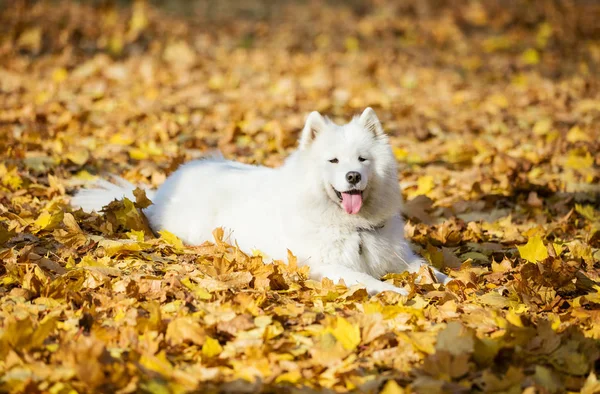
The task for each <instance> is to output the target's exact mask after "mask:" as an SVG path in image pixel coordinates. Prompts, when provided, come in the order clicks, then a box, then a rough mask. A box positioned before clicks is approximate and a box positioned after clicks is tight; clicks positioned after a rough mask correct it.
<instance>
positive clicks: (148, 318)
mask: <svg viewBox="0 0 600 394" xmlns="http://www.w3.org/2000/svg"><path fill="white" fill-rule="evenodd" d="M178 4H179V3H178V2H173V3H170V4H169V5H168V6H167V5H160V4H158V5H157V4H146V3H143V2H136V3H133V4H130V3H127V2H118V3H117V4H116V5H115V4H112V5H111V4H110V3H107V2H102V3H101V2H95V3H92V2H69V1H58V2H57V1H22V0H19V1H12V2H7V3H6V4H4V6H3V7H4V8H3V9H1V12H0V392H27V393H35V392H49V393H53V394H63V393H65V394H66V393H75V392H111V393H113V392H114V393H129V392H150V393H179V392H190V391H196V392H208V391H226V392H258V391H264V392H270V391H277V392H283V391H288V392H311V391H318V390H323V391H329V390H331V391H338V392H344V391H353V390H360V391H362V392H377V391H379V390H382V391H383V392H385V393H387V394H392V393H410V392H421V393H442V392H449V393H460V392H465V393H466V392H498V393H499V392H505V393H521V392H526V393H562V392H568V391H571V392H582V393H587V394H591V393H598V392H600V381H599V380H598V378H597V376H596V375H595V374H594V371H596V372H597V371H598V370H599V369H600V345H599V339H600V282H599V281H600V210H599V203H600V197H599V196H600V187H599V186H598V185H599V183H600V155H599V154H598V152H599V148H600V79H599V72H600V39H599V38H600V26H599V25H598V23H597V21H598V20H600V8H599V6H598V5H596V3H594V2H588V1H571V2H567V1H562V2H559V1H550V0H544V1H536V2H530V1H524V0H518V1H512V2H501V1H481V2H477V1H442V0H439V1H418V0H414V1H408V0H405V1H386V0H377V1H375V0H373V1H372V2H364V3H361V2H358V1H352V2H348V3H347V4H344V3H343V2H335V1H331V2H327V3H325V2H323V3H320V2H307V1H291V2H275V1H266V0H265V1H262V2H258V1H251V2H243V3H242V2H218V1H205V2H187V3H186V4H183V5H182V4H179V6H178ZM228 7H229V8H228ZM236 7H237V8H236ZM233 8H235V9H233ZM366 106H371V107H373V108H374V109H375V110H376V112H377V114H378V115H379V117H380V119H381V121H382V124H383V126H384V129H385V130H386V131H387V132H388V133H389V135H390V140H391V143H392V145H393V148H394V153H395V155H396V157H397V160H398V163H399V166H400V171H399V174H398V175H399V182H400V184H401V186H402V188H403V194H404V197H405V200H406V203H405V212H404V214H405V216H406V218H407V224H406V228H405V229H406V235H407V237H408V238H409V239H410V240H411V241H412V242H413V243H414V245H415V246H416V248H417V249H418V252H419V253H420V254H421V255H422V256H423V257H424V258H426V259H427V260H428V261H430V262H431V263H432V264H433V265H434V266H437V267H439V268H441V269H443V270H445V271H446V272H448V273H449V275H450V276H452V277H453V278H455V279H456V280H455V281H453V282H451V283H450V284H449V285H448V286H446V287H444V286H442V285H439V284H435V283H427V282H425V283H421V284H415V283H414V275H411V274H407V273H397V274H390V275H388V276H387V277H386V279H388V280H392V281H394V282H395V283H396V284H397V285H399V286H404V287H405V288H407V289H410V291H411V294H410V295H409V296H408V297H401V296H400V295H397V294H392V293H383V294H380V295H378V296H374V297H369V296H368V295H367V293H366V292H365V291H364V290H363V289H360V288H358V287H352V288H349V289H348V288H346V287H345V286H344V285H343V284H334V283H332V282H331V281H327V280H325V281H323V283H317V282H314V281H311V280H308V279H307V272H308V271H307V268H304V267H298V266H297V265H296V263H295V261H294V258H293V256H292V257H290V261H289V264H285V263H284V262H276V263H275V264H273V265H264V264H263V263H262V261H261V257H260V254H259V253H256V255H254V256H248V255H244V254H243V253H241V252H240V251H238V250H236V249H235V248H234V247H232V246H231V245H228V244H227V243H226V242H224V239H223V234H222V232H221V231H218V230H217V231H215V239H214V240H210V241H211V242H207V243H205V244H203V245H201V246H196V247H189V246H185V245H183V244H182V243H181V241H180V240H179V239H177V238H176V237H175V236H173V235H172V234H170V233H168V232H162V233H161V234H160V236H159V237H156V236H154V235H153V234H152V233H151V232H150V231H148V228H147V227H146V224H145V221H144V218H143V216H142V215H141V214H140V211H139V210H138V207H142V206H144V204H147V201H145V200H144V199H143V196H140V198H138V201H135V202H131V201H128V200H127V201H118V202H113V203H112V204H111V205H110V206H109V207H107V208H106V210H105V212H103V213H99V214H95V213H94V214H86V213H83V212H82V211H75V210H73V209H72V208H70V206H69V198H70V197H69V196H71V195H72V194H73V193H74V192H75V191H76V190H77V189H78V188H80V187H81V186H82V185H84V184H85V183H86V182H88V181H90V180H92V179H94V177H96V176H102V175H103V174H106V173H115V174H119V175H121V176H123V177H124V178H126V179H128V180H130V181H132V182H135V183H140V184H146V185H150V186H157V185H159V184H160V183H162V182H163V181H164V179H165V177H166V176H168V174H170V173H171V172H172V171H173V170H174V169H176V168H177V166H178V165H180V164H181V163H183V162H186V161H188V160H191V159H193V158H196V157H198V156H200V155H202V154H203V153H204V152H207V151H210V150H214V149H216V148H218V149H220V150H221V151H222V152H223V153H224V155H225V156H226V157H228V158H232V159H236V160H240V161H243V162H247V163H261V164H265V165H268V166H277V165H279V164H281V162H282V160H283V159H284V158H285V157H286V155H288V154H289V153H290V152H291V151H292V150H293V149H295V144H296V139H297V137H298V133H299V130H300V129H301V127H302V125H303V121H304V118H305V116H306V115H307V114H308V113H309V112H310V111H313V110H318V111H320V112H322V113H323V114H326V115H329V116H330V117H332V119H334V120H336V121H339V122H345V121H348V120H349V119H350V117H351V116H352V115H355V114H358V113H360V112H361V111H362V110H363V109H364V108H365V107H366ZM206 192H207V193H209V192H210V190H207V191H206ZM265 192H266V193H267V192H268V191H265ZM292 252H293V251H292Z"/></svg>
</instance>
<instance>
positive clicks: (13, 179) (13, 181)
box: [0, 163, 23, 190]
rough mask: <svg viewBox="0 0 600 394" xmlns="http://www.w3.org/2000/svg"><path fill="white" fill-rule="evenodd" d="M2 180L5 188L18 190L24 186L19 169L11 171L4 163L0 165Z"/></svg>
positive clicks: (0, 178) (0, 177)
mask: <svg viewBox="0 0 600 394" xmlns="http://www.w3.org/2000/svg"><path fill="white" fill-rule="evenodd" d="M0 180H1V181H2V184H3V185H4V186H6V187H9V188H10V189H11V190H18V189H20V188H21V185H22V184H23V180H22V179H21V177H20V176H19V174H18V173H17V169H16V168H13V169H12V170H10V171H9V170H8V168H6V166H5V165H4V163H0Z"/></svg>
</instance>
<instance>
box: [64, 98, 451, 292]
mask: <svg viewBox="0 0 600 394" xmlns="http://www.w3.org/2000/svg"><path fill="white" fill-rule="evenodd" d="M118 182H119V185H115V184H112V183H109V182H106V181H103V182H101V185H102V188H96V189H84V190H81V191H79V193H77V194H76V195H75V197H74V198H73V200H72V205H73V206H76V207H81V208H83V209H84V210H86V211H92V210H96V211H99V210H101V209H102V207H103V206H105V205H107V204H109V203H110V202H111V201H112V200H114V199H119V198H122V197H124V196H126V197H128V198H130V199H132V198H133V194H132V192H133V190H134V189H135V186H134V185H131V184H129V183H127V182H125V181H123V180H120V181H118ZM147 195H148V198H150V199H151V200H152V201H153V205H151V206H149V207H148V208H146V209H145V210H144V213H145V215H146V216H147V218H148V221H149V223H150V226H151V227H152V229H153V230H155V231H158V230H161V229H166V230H168V231H170V232H171V233H173V234H175V235H177V236H178V237H179V238H180V239H181V240H182V241H184V242H185V243H187V244H190V245H197V244H201V243H203V242H205V241H207V240H211V239H212V233H213V230H214V229H215V228H217V227H222V228H223V229H225V230H226V233H227V232H229V231H230V232H231V238H230V241H231V242H237V244H238V245H239V247H240V248H241V249H242V250H243V251H246V252H250V251H251V250H252V249H258V250H260V251H261V252H263V253H264V254H266V255H267V256H268V257H270V258H272V259H278V260H285V259H286V258H287V250H288V249H289V250H290V251H291V252H292V253H293V254H295V255H296V256H297V258H298V262H299V263H300V264H308V265H309V266H310V275H311V278H312V279H315V280H321V279H322V278H324V277H327V278H329V279H331V280H333V281H334V282H338V281H339V280H340V279H343V280H344V282H345V284H346V285H347V286H350V285H355V284H361V285H364V286H365V287H366V289H367V291H368V292H369V293H370V294H375V293H378V292H382V291H387V290H390V291H395V292H398V293H401V294H406V292H405V290H403V289H400V288H398V287H396V286H394V285H392V284H390V283H386V282H383V281H381V280H379V278H381V276H383V275H385V274H386V273H389V272H403V271H409V272H417V271H418V270H419V269H420V267H421V266H422V265H423V264H425V262H424V261H423V260H422V259H420V258H418V257H417V256H416V255H415V254H414V253H413V252H412V251H411V249H410V247H409V245H408V242H407V241H406V240H405V238H404V222H403V220H402V218H401V216H400V208H401V204H402V196H401V194H400V187H399V183H398V178H397V167H396V159H395V158H394V155H393V153H392V149H391V147H390V144H389V142H388V138H387V135H386V134H385V133H384V131H383V129H382V127H381V123H380V122H379V119H378V118H377V115H376V114H375V111H373V109H371V108H367V109H365V110H364V112H363V113H362V114H361V115H360V116H357V117H355V118H354V119H352V121H351V122H350V123H348V124H345V125H337V124H335V123H333V122H331V121H330V120H329V119H327V118H324V117H323V116H321V114H319V113H318V112H312V113H311V114H310V115H309V116H308V117H307V119H306V124H305V126H304V129H303V130H302V134H301V137H300V142H299V148H298V150H297V151H295V152H294V153H293V154H292V155H291V156H290V157H289V158H288V159H287V160H286V161H285V163H284V164H283V165H282V166H281V167H279V168H268V167H263V166H254V165H246V164H241V163H237V162H233V161H228V160H224V159H222V158H207V159H200V160H196V161H192V162H189V163H187V164H185V165H183V166H181V167H180V168H179V169H178V170H177V171H175V172H174V173H173V174H172V175H171V176H169V177H168V178H167V180H166V181H165V182H164V183H163V184H162V185H161V186H160V187H159V188H158V189H157V190H156V191H148V193H147ZM434 273H435V276H436V277H437V280H438V281H440V282H444V283H445V282H447V281H448V280H449V278H448V277H447V276H446V275H444V274H443V273H441V272H439V271H437V270H434Z"/></svg>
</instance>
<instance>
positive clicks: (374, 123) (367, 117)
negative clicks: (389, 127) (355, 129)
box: [359, 107, 385, 137]
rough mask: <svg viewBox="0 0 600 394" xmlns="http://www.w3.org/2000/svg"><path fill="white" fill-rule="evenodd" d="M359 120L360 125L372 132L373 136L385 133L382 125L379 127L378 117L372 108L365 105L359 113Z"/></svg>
mask: <svg viewBox="0 0 600 394" xmlns="http://www.w3.org/2000/svg"><path fill="white" fill-rule="evenodd" d="M359 120H360V123H361V124H362V126H363V127H364V128H365V129H367V130H369V131H370V132H371V133H373V135H374V136H375V137H379V136H380V135H384V134H385V132H384V131H383V127H381V122H379V118H378V117H377V114H376V113H375V111H373V108H371V107H367V108H366V109H365V110H364V111H363V113H362V114H361V115H360V118H359Z"/></svg>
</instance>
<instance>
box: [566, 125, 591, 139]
mask: <svg viewBox="0 0 600 394" xmlns="http://www.w3.org/2000/svg"><path fill="white" fill-rule="evenodd" d="M591 140H592V139H591V138H590V136H589V135H588V134H586V133H585V132H583V131H582V130H581V129H580V128H579V126H573V127H571V129H570V130H569V132H568V133H567V141H568V142H571V143H575V142H579V141H585V142H591Z"/></svg>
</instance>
